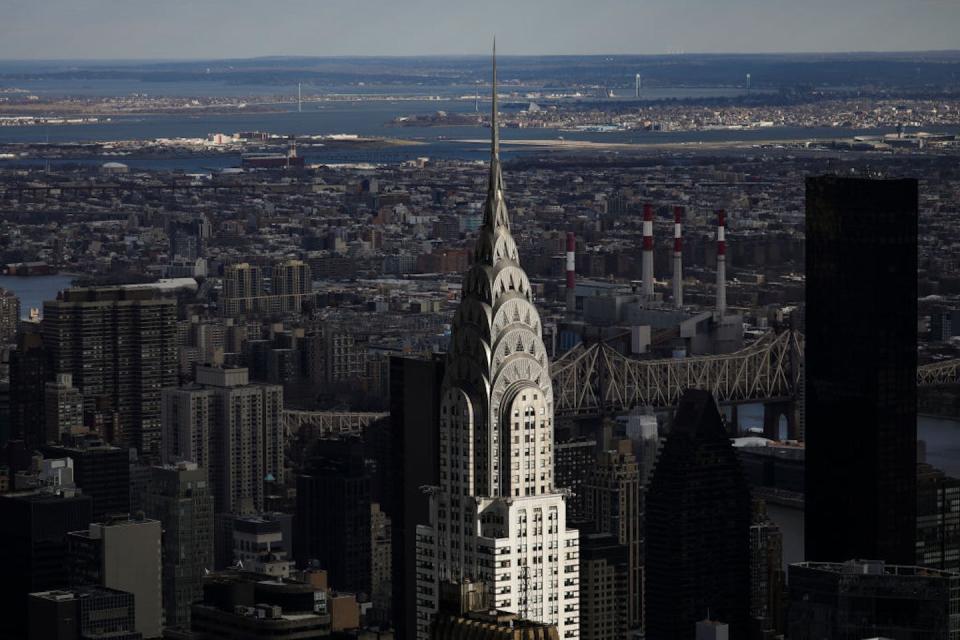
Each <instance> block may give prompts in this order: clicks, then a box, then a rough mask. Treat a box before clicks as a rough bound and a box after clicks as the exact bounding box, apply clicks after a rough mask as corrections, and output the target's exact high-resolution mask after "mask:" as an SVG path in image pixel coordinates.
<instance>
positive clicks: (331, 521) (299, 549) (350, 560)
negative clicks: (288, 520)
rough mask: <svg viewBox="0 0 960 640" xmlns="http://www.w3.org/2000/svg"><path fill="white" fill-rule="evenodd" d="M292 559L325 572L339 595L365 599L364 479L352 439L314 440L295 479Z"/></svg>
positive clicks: (361, 461) (360, 443)
mask: <svg viewBox="0 0 960 640" xmlns="http://www.w3.org/2000/svg"><path fill="white" fill-rule="evenodd" d="M296 526H297V533H296V535H294V542H295V544H296V557H297V561H298V562H299V563H300V564H301V566H307V564H308V563H309V562H310V561H312V560H317V561H318V562H319V565H320V568H321V569H326V570H327V578H328V580H329V584H330V586H331V587H333V588H334V589H338V590H340V591H350V592H353V593H358V594H359V593H365V594H369V593H370V589H371V584H370V569H371V564H370V563H371V556H370V553H371V551H370V550H371V537H370V473H369V472H368V471H367V468H366V461H365V460H364V453H363V441H362V440H361V439H360V438H358V437H349V438H344V439H339V440H318V441H317V442H316V443H315V444H314V446H313V448H312V451H311V456H310V459H309V461H308V462H307V464H306V472H305V473H303V474H300V475H299V476H297V518H296Z"/></svg>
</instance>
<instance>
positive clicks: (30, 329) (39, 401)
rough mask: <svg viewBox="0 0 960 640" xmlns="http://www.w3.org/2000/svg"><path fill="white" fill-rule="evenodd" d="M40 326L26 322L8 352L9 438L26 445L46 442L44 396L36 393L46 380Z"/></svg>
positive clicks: (30, 445) (45, 358)
mask: <svg viewBox="0 0 960 640" xmlns="http://www.w3.org/2000/svg"><path fill="white" fill-rule="evenodd" d="M38 329H39V327H37V326H36V325H34V324H32V323H25V324H24V326H23V331H21V332H20V334H19V335H18V336H17V348H16V349H13V350H11V351H10V427H11V439H14V440H23V441H24V442H25V443H26V444H27V446H29V447H39V446H40V445H42V444H44V443H45V442H46V441H47V434H46V422H45V420H44V413H45V411H44V396H43V394H40V393H37V390H38V389H42V388H43V386H44V384H45V383H46V381H47V353H46V350H45V349H44V348H43V338H42V336H41V334H40V332H39V330H38Z"/></svg>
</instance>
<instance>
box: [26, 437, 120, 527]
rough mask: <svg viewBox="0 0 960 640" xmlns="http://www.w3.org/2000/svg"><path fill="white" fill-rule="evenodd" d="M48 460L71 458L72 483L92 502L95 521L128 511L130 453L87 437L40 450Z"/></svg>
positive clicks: (95, 438)
mask: <svg viewBox="0 0 960 640" xmlns="http://www.w3.org/2000/svg"><path fill="white" fill-rule="evenodd" d="M43 453H44V455H45V456H47V457H48V458H71V459H72V460H73V481H74V483H75V484H76V485H77V487H78V488H79V489H80V490H81V491H83V493H84V494H86V495H88V496H90V497H91V498H92V499H93V505H92V510H91V511H92V512H91V518H92V520H93V521H95V522H99V521H101V520H104V519H106V518H107V517H109V516H115V515H118V514H127V513H129V512H130V488H129V485H130V453H129V452H128V451H127V450H126V449H121V448H119V447H113V446H110V445H109V444H107V443H105V442H104V441H103V440H101V439H99V438H97V437H95V436H88V437H86V438H77V439H75V441H73V442H70V443H68V444H64V445H58V446H48V447H44V448H43Z"/></svg>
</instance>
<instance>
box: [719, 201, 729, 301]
mask: <svg viewBox="0 0 960 640" xmlns="http://www.w3.org/2000/svg"><path fill="white" fill-rule="evenodd" d="M726 226H727V212H726V211H724V210H723V209H718V210H717V313H719V314H720V315H721V316H722V315H723V314H724V313H726V312H727V238H726Z"/></svg>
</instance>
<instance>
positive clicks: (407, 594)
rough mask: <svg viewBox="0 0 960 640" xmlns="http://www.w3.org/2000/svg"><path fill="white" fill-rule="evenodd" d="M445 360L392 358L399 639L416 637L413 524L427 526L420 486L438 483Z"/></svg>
mask: <svg viewBox="0 0 960 640" xmlns="http://www.w3.org/2000/svg"><path fill="white" fill-rule="evenodd" d="M443 373H444V363H443V359H442V358H439V357H435V358H434V359H431V360H418V359H414V358H400V357H392V358H390V429H391V442H392V443H393V460H392V464H391V474H392V476H393V481H394V494H393V495H394V501H393V504H392V505H390V510H389V512H388V514H387V515H389V516H390V518H391V520H392V530H391V533H392V544H391V561H392V565H391V570H392V576H393V577H392V582H393V585H392V586H393V626H394V632H395V634H396V638H397V640H414V639H415V638H416V637H417V617H416V610H417V585H416V575H417V567H416V563H417V558H416V539H417V525H418V524H420V523H422V522H429V505H428V502H427V497H426V495H424V493H423V490H422V487H424V486H437V485H439V484H440V386H441V384H442V383H443Z"/></svg>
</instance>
